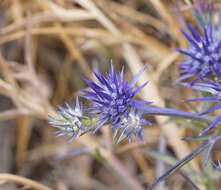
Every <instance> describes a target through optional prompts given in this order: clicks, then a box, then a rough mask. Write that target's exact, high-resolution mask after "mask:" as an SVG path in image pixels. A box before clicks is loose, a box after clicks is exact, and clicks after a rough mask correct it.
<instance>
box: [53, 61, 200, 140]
mask: <svg viewBox="0 0 221 190" xmlns="http://www.w3.org/2000/svg"><path fill="white" fill-rule="evenodd" d="M145 69H146V67H144V68H142V69H141V70H140V71H139V72H138V73H137V74H136V75H135V76H134V77H133V79H132V80H131V81H130V82H128V81H127V80H126V78H125V73H124V67H123V68H122V69H121V71H120V72H117V71H116V70H115V68H114V66H113V65H111V67H110V70H109V72H108V73H107V74H106V75H105V76H104V75H102V74H101V73H94V75H95V77H96V79H97V81H96V82H94V81H92V80H85V82H86V84H87V85H88V87H89V88H90V89H89V90H88V89H84V90H82V92H83V93H84V95H83V98H85V99H87V100H89V102H90V107H89V108H87V109H83V108H82V106H81V103H80V102H79V100H78V99H77V101H76V107H75V108H72V107H71V106H70V105H69V104H66V107H59V109H60V110H59V111H57V114H56V115H55V116H50V118H51V122H50V124H51V125H52V126H54V127H57V128H59V131H58V132H57V135H58V136H64V135H69V136H71V138H70V139H71V140H73V139H75V138H76V137H77V135H78V134H85V133H87V132H89V131H93V132H94V133H95V132H97V131H98V130H99V129H100V128H101V127H103V126H110V128H111V129H112V131H113V133H114V137H115V138H116V139H117V143H119V142H121V141H122V140H123V139H125V138H127V139H128V140H129V141H131V140H132V137H133V136H135V137H136V138H137V139H139V140H140V141H142V142H144V138H143V132H144V128H143V126H145V125H149V126H150V125H152V123H151V122H150V121H148V120H146V119H145V115H169V116H178V117H187V118H192V119H202V118H201V117H200V116H197V115H196V114H192V113H188V112H183V111H178V110H175V109H169V108H157V107H150V106H149V105H150V104H151V102H148V101H138V100H136V99H135V95H136V94H137V93H138V92H139V91H140V90H141V89H142V88H144V87H145V86H146V85H147V82H145V83H144V84H143V85H141V87H139V88H136V83H137V81H138V79H139V77H140V75H141V74H142V73H143V72H144V71H145Z"/></svg>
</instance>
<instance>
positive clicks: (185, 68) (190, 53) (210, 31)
mask: <svg viewBox="0 0 221 190" xmlns="http://www.w3.org/2000/svg"><path fill="white" fill-rule="evenodd" d="M187 26H188V29H189V33H187V32H185V31H182V33H183V35H184V37H185V38H186V39H187V40H188V42H189V47H188V49H186V50H181V49H177V51H178V52H180V53H182V54H184V55H185V56H186V58H185V60H184V62H182V63H180V64H179V66H180V71H179V73H180V74H181V75H182V76H181V77H180V78H179V79H178V81H182V80H185V79H189V78H193V79H194V80H193V82H192V83H195V82H196V81H200V80H204V79H208V78H210V77H212V76H213V75H215V76H216V77H218V78H221V37H220V35H217V33H218V32H220V27H216V28H215V27H213V25H212V23H211V21H210V22H209V23H208V24H205V25H204V27H203V32H202V35H201V34H199V33H198V32H197V30H196V29H194V28H193V27H192V26H191V25H187Z"/></svg>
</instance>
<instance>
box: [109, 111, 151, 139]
mask: <svg viewBox="0 0 221 190" xmlns="http://www.w3.org/2000/svg"><path fill="white" fill-rule="evenodd" d="M142 115H143V114H142V113H141V112H139V111H136V110H134V109H131V110H130V112H129V114H128V116H127V117H124V118H122V119H121V121H120V122H119V123H118V124H117V125H113V126H112V127H111V128H112V129H113V131H114V137H116V136H117V134H118V132H121V134H120V136H119V138H118V140H117V143H119V142H121V141H122V140H123V139H125V138H127V139H128V140H129V142H131V138H132V136H135V137H136V138H138V139H139V140H140V141H142V142H144V139H143V136H142V133H143V132H144V129H143V127H142V125H152V123H151V122H149V121H147V120H145V119H144V118H143V117H142Z"/></svg>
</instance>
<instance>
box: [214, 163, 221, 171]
mask: <svg viewBox="0 0 221 190" xmlns="http://www.w3.org/2000/svg"><path fill="white" fill-rule="evenodd" d="M213 166H214V167H215V169H216V170H217V171H219V172H221V162H220V160H218V161H217V163H216V164H215V163H214V164H213Z"/></svg>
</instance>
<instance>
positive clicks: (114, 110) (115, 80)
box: [83, 65, 150, 132]
mask: <svg viewBox="0 0 221 190" xmlns="http://www.w3.org/2000/svg"><path fill="white" fill-rule="evenodd" d="M144 70H145V67H144V68H143V69H141V70H140V71H139V72H138V73H137V74H136V75H135V77H134V78H133V79H132V81H131V82H127V81H126V79H125V75H124V68H122V70H121V72H119V73H117V72H116V71H115V68H114V66H113V65H111V68H110V70H109V72H108V74H107V75H106V76H103V75H102V74H100V73H95V77H96V78H97V80H98V82H93V81H91V80H86V83H87V85H88V86H89V87H90V88H91V89H92V90H83V92H84V93H85V94H86V96H85V97H86V98H87V99H88V100H90V101H91V102H92V108H91V113H94V114H96V116H97V118H98V119H97V120H98V124H97V126H96V128H95V130H94V132H96V131H97V130H98V129H100V128H101V127H102V126H103V125H104V124H106V123H111V124H112V125H116V124H118V123H119V122H121V121H122V119H123V118H128V117H129V116H128V115H129V112H130V110H131V108H136V109H138V110H139V108H140V106H144V105H148V104H150V102H143V101H136V100H134V96H135V95H136V94H137V93H138V92H139V91H140V90H141V89H142V88H143V87H144V86H145V85H146V84H147V82H146V83H144V84H143V85H142V86H141V87H139V88H135V85H136V82H137V80H138V78H139V76H140V75H141V74H142V72H143V71H144Z"/></svg>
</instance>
